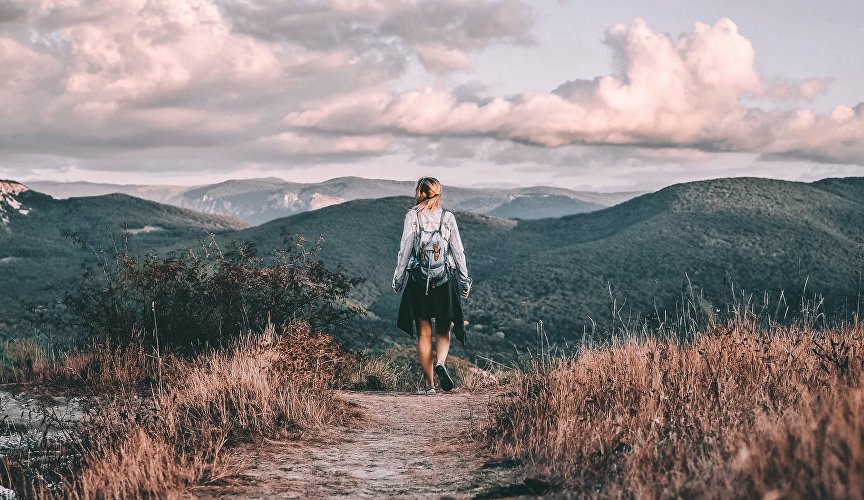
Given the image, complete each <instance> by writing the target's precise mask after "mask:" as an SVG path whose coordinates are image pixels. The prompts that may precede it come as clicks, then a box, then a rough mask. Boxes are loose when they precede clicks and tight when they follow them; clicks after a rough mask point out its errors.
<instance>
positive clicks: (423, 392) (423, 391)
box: [414, 387, 435, 396]
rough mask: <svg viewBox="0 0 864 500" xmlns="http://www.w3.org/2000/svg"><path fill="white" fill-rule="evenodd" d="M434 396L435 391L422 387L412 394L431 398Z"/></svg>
mask: <svg viewBox="0 0 864 500" xmlns="http://www.w3.org/2000/svg"><path fill="white" fill-rule="evenodd" d="M434 394H435V389H425V388H423V387H421V388H419V389H417V392H415V393H414V395H415V396H432V395H434Z"/></svg>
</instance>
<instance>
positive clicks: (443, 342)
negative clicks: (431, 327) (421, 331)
mask: <svg viewBox="0 0 864 500" xmlns="http://www.w3.org/2000/svg"><path fill="white" fill-rule="evenodd" d="M451 328H453V322H452V321H451V322H449V323H447V324H444V325H437V324H436V325H435V330H436V331H435V354H436V361H437V362H438V363H441V364H442V365H443V364H444V362H445V361H447V353H448V352H450V329H451Z"/></svg>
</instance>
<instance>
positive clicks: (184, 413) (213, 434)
mask: <svg viewBox="0 0 864 500" xmlns="http://www.w3.org/2000/svg"><path fill="white" fill-rule="evenodd" d="M135 352H136V351H135V350H134V349H124V350H116V349H115V350H111V349H104V350H100V351H96V352H94V353H90V354H89V355H88V356H84V357H82V356H83V355H82V356H77V357H67V358H64V360H63V363H64V364H61V366H57V367H55V368H54V369H53V370H54V371H53V372H52V373H54V374H59V375H57V376H58V377H61V376H62V377H66V376H69V374H70V373H77V374H80V373H85V374H86V377H85V378H79V379H77V380H78V381H79V382H80V381H84V380H87V381H90V382H95V383H98V384H99V386H100V387H101V388H102V389H104V388H105V387H106V386H111V387H113V388H114V390H112V391H109V392H107V393H104V394H103V395H100V396H93V397H91V398H90V400H89V403H90V408H89V409H88V411H87V412H86V415H85V416H84V418H83V419H82V420H81V421H80V422H79V423H78V424H77V425H76V426H75V428H74V429H73V430H74V433H73V436H74V440H72V441H67V442H64V443H60V444H58V445H57V447H56V448H55V449H54V450H53V452H54V457H55V460H54V461H53V462H50V463H49V464H48V465H47V466H46V465H45V464H44V463H43V464H42V466H40V467H38V468H37V462H34V461H32V460H30V459H29V458H30V457H20V456H19V457H17V461H16V460H15V458H14V457H13V458H3V462H4V463H3V465H4V466H5V467H4V468H3V469H0V473H4V474H5V477H0V481H2V484H4V485H10V484H11V486H12V487H13V489H15V490H16V491H19V492H24V493H27V495H28V496H33V497H55V496H65V497H71V498H141V497H150V498H164V497H175V496H179V495H182V494H184V492H186V491H188V490H189V489H190V488H193V487H195V486H196V485H204V484H213V483H214V482H220V481H225V480H226V479H228V478H230V477H231V476H232V474H233V473H234V472H235V468H236V463H235V457H233V456H232V454H231V445H232V444H235V443H237V442H241V441H248V440H255V439H260V438H262V437H278V436H285V435H286V434H287V433H292V432H296V431H301V430H305V429H311V428H320V427H323V426H327V425H330V424H333V423H336V422H339V421H340V420H342V419H344V418H346V416H347V412H346V407H345V405H344V404H343V403H342V402H341V401H340V400H338V399H336V398H335V397H334V396H332V395H331V392H330V391H329V389H330V388H331V387H332V385H333V384H334V381H335V380H336V377H337V376H338V374H339V372H340V370H341V369H342V368H341V365H342V364H343V359H342V354H341V351H339V350H338V348H337V347H336V345H335V344H334V343H333V341H332V340H330V339H329V337H324V336H320V335H316V334H314V333H312V332H311V331H310V330H309V328H308V327H307V326H306V325H303V324H298V325H292V326H291V327H290V328H286V329H285V330H284V331H283V332H282V334H281V335H277V333H276V331H275V329H274V328H272V327H271V328H268V330H267V331H265V332H264V333H263V334H260V335H248V336H246V337H244V338H242V339H240V340H238V341H236V342H235V343H234V344H233V345H231V346H230V347H229V348H227V349H223V350H219V351H211V352H207V353H205V354H202V355H199V356H197V357H195V358H193V359H191V360H190V359H184V358H181V357H177V356H167V357H162V356H154V355H150V354H148V353H146V352H144V351H143V350H142V351H137V354H135ZM85 358H86V359H85ZM65 380H67V381H69V380H76V379H74V378H72V377H71V376H70V378H67V379H65ZM54 382H56V380H54ZM130 382H134V383H130ZM88 383H89V382H88ZM94 392H95V391H94ZM31 456H32V455H31ZM64 464H65V465H64ZM4 469H5V470H4ZM49 483H57V484H60V485H61V486H62V487H61V488H59V489H58V488H53V489H52V488H51V487H50V484H49Z"/></svg>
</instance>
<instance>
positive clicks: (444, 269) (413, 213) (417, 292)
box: [393, 177, 471, 395]
mask: <svg viewBox="0 0 864 500" xmlns="http://www.w3.org/2000/svg"><path fill="white" fill-rule="evenodd" d="M414 200H415V203H416V204H415V205H414V207H412V208H411V209H410V210H408V213H407V214H405V225H404V227H403V229H402V242H401V244H400V246H399V255H398V257H397V261H396V272H394V273H393V291H394V292H396V293H399V291H400V290H402V289H403V288H404V289H405V291H404V292H403V293H402V303H401V304H400V305H399V319H398V320H397V322H396V325H397V326H398V327H399V329H401V330H402V331H404V332H405V333H407V334H408V335H412V334H414V330H415V328H416V334H417V358H418V360H419V361H420V366H421V368H422V383H421V386H420V388H419V389H418V391H417V393H418V394H425V395H431V394H435V378H434V375H435V374H437V375H438V381H439V382H440V384H441V389H443V390H444V391H450V390H452V389H453V379H452V378H450V374H449V373H448V372H447V368H446V366H445V363H446V361H447V352H448V351H449V350H450V331H451V330H453V332H454V333H455V334H456V337H457V338H458V339H459V341H460V342H462V343H463V344H464V343H465V323H464V318H463V316H462V304H461V303H460V296H461V297H464V298H467V297H468V293H469V292H470V291H471V278H469V277H468V267H467V266H466V264H465V252H464V249H463V247H462V240H461V239H460V238H459V228H458V227H457V226H456V218H455V217H454V216H453V214H452V213H451V212H447V211H445V210H444V209H442V208H441V183H440V182H438V179H435V178H432V177H423V178H422V179H420V180H419V181H417V188H416V189H415V190H414ZM432 318H435V336H436V339H435V348H436V349H435V352H434V353H433V351H432ZM454 327H455V328H454ZM433 364H434V366H433Z"/></svg>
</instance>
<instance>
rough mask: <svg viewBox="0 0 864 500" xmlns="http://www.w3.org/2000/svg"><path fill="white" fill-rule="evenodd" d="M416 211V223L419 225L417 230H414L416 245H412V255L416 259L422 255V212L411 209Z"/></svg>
mask: <svg viewBox="0 0 864 500" xmlns="http://www.w3.org/2000/svg"><path fill="white" fill-rule="evenodd" d="M411 211H412V212H414V225H415V226H417V231H415V232H414V245H413V246H412V247H411V255H413V256H414V259H418V258H419V256H420V213H419V212H417V210H414V209H413V208H412V209H411Z"/></svg>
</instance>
